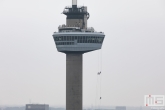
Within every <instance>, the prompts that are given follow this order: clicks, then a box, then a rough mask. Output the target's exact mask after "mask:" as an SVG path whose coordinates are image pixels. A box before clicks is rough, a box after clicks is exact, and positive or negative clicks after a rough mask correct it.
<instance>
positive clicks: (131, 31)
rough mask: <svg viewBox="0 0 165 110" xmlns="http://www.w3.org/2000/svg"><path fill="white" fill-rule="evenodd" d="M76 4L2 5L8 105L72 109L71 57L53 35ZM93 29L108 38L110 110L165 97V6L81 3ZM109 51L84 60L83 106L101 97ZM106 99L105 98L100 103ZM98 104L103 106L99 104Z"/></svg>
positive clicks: (1, 100) (0, 39)
mask: <svg viewBox="0 0 165 110" xmlns="http://www.w3.org/2000/svg"><path fill="white" fill-rule="evenodd" d="M71 3H72V2H71V0H0V106H1V105H25V104H26V103H29V100H30V99H31V102H32V103H48V104H50V105H51V106H65V96H66V95H65V86H66V84H65V83H66V81H65V77H66V74H65V71H66V69H65V68H66V64H65V60H66V58H65V54H62V53H59V52H57V50H56V47H55V44H54V41H53V38H52V34H53V32H54V31H57V27H58V26H59V25H62V24H64V23H65V19H66V17H65V16H64V15H62V14H61V12H62V11H63V9H64V7H65V6H67V5H71ZM78 4H79V5H85V6H88V11H89V12H90V15H91V17H90V19H89V21H88V26H89V27H94V28H95V30H97V31H103V32H104V33H105V34H106V38H105V41H104V44H103V47H102V48H103V49H102V78H101V85H102V86H101V95H102V101H101V105H102V106H112V105H127V106H143V97H144V95H146V94H155V95H165V85H164V84H165V0H78ZM98 56H101V51H94V52H90V53H86V54H84V65H83V69H84V70H83V84H84V85H83V93H84V94H83V103H84V106H92V105H93V106H95V105H99V103H100V102H99V100H98V98H96V93H97V92H98V94H100V93H99V91H100V90H96V84H97V82H96V79H97V75H96V74H97V72H98V70H99V69H98V65H100V66H101V64H100V63H101V61H99V60H98V59H99V58H101V57H98ZM98 97H99V96H98ZM96 99H97V100H96Z"/></svg>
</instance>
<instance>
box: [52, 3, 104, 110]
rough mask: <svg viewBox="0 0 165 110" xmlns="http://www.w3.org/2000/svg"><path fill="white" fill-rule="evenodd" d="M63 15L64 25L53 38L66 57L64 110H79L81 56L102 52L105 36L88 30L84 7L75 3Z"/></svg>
mask: <svg viewBox="0 0 165 110" xmlns="http://www.w3.org/2000/svg"><path fill="white" fill-rule="evenodd" d="M63 14H64V15H66V24H63V25H60V26H59V27H58V32H54V34H53V38H54V41H55V44H56V47H57V50H58V51H59V52H62V53H65V54H66V110H82V104H83V103H82V99H83V93H82V91H83V80H82V79H83V74H82V73H83V68H82V67H83V54H84V53H86V52H90V51H94V50H98V49H101V47H102V43H103V40H104V37H105V35H104V33H103V32H96V31H95V30H94V28H93V27H87V20H88V19H89V17H90V14H89V13H88V11H87V7H86V6H77V0H72V6H66V7H65V9H64V10H63Z"/></svg>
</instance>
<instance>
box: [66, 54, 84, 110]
mask: <svg viewBox="0 0 165 110" xmlns="http://www.w3.org/2000/svg"><path fill="white" fill-rule="evenodd" d="M82 66H83V55H82V54H69V53H67V54H66V110H82V84H83V83H82V79H83V76H82Z"/></svg>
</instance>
